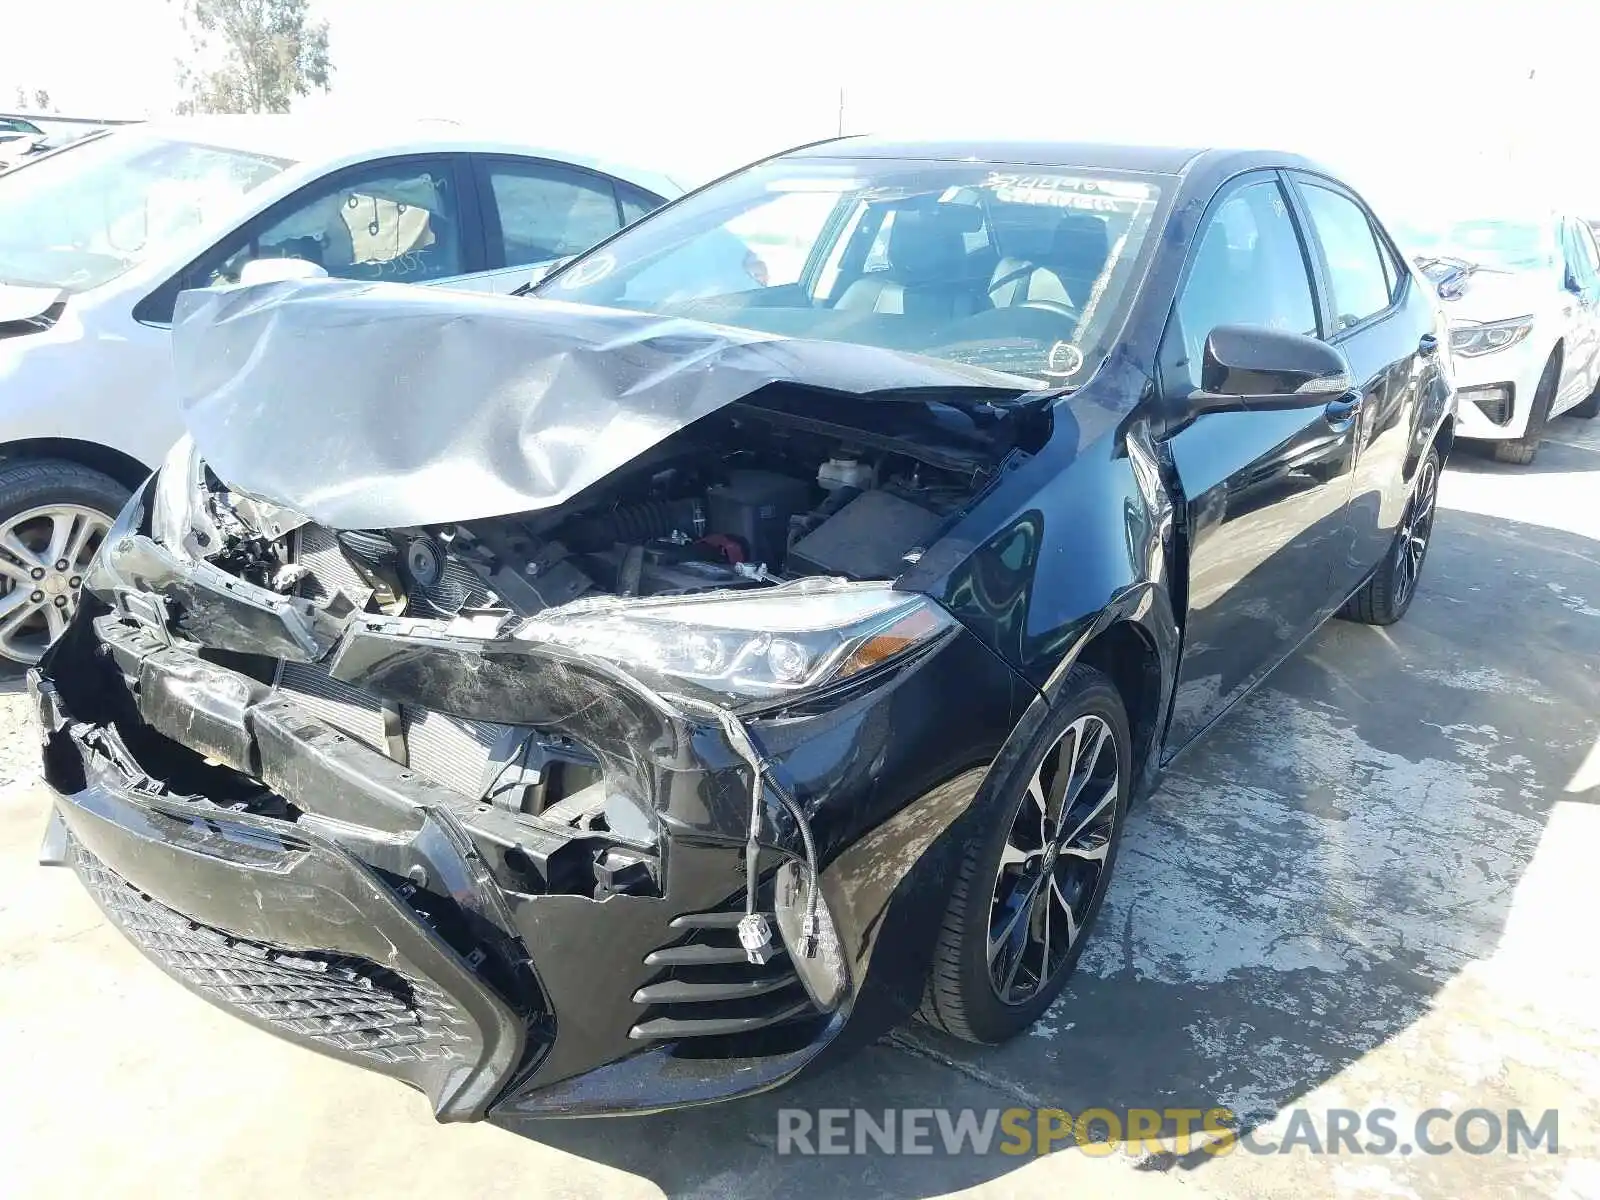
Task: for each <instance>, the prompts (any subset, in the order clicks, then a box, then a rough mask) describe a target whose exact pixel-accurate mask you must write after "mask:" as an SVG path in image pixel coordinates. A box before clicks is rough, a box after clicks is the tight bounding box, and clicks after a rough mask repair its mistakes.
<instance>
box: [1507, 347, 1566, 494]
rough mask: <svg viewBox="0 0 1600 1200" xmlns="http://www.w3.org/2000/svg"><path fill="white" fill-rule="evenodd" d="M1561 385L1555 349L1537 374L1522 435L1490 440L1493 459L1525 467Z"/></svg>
mask: <svg viewBox="0 0 1600 1200" xmlns="http://www.w3.org/2000/svg"><path fill="white" fill-rule="evenodd" d="M1560 384H1561V351H1560V349H1559V348H1558V349H1557V350H1556V351H1555V353H1553V354H1551V355H1550V361H1549V362H1547V363H1545V365H1544V373H1543V374H1542V375H1540V376H1539V387H1538V389H1537V390H1536V391H1535V392H1534V393H1533V409H1532V411H1530V412H1529V413H1528V427H1527V429H1525V430H1523V432H1522V436H1521V437H1519V438H1513V439H1511V440H1509V441H1504V442H1495V443H1493V446H1494V449H1493V450H1492V451H1491V453H1492V454H1493V455H1494V460H1495V462H1503V463H1512V464H1514V465H1516V466H1519V467H1525V466H1527V465H1528V464H1529V463H1531V462H1532V461H1533V459H1534V456H1535V455H1537V454H1538V453H1539V443H1540V442H1541V441H1543V440H1544V429H1545V426H1546V425H1548V424H1549V423H1550V406H1551V405H1552V404H1554V403H1555V399H1556V388H1557V387H1559V386H1560Z"/></svg>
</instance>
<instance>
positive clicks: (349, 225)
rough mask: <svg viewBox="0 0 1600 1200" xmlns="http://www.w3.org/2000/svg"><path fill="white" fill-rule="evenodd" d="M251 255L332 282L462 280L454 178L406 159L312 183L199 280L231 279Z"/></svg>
mask: <svg viewBox="0 0 1600 1200" xmlns="http://www.w3.org/2000/svg"><path fill="white" fill-rule="evenodd" d="M257 258H303V259H305V260H306V261H307V262H312V263H315V264H317V265H318V266H320V267H321V268H323V270H325V271H327V272H328V274H329V275H332V276H334V277H335V278H337V279H383V280H391V281H394V282H398V283H416V282H419V281H421V280H425V279H442V278H444V277H446V276H449V275H460V274H462V273H463V271H464V270H465V268H464V267H463V266H462V259H461V228H460V220H459V217H458V215H457V205H456V196H455V179H454V176H453V175H452V174H451V171H450V169H449V167H448V165H447V164H444V163H431V164H430V163H420V162H408V163H405V164H403V165H388V166H377V167H375V168H373V169H372V170H370V171H363V172H357V173H352V174H345V175H341V176H339V177H338V178H337V179H336V180H335V181H334V182H333V183H332V184H331V185H329V184H313V185H312V186H311V187H310V188H307V189H306V190H305V191H304V192H302V193H301V194H300V196H299V197H297V198H296V202H295V203H294V205H293V207H291V209H290V210H289V211H288V212H286V213H282V214H281V215H279V216H278V217H276V218H275V219H274V220H272V222H271V223H270V224H268V225H267V226H266V227H264V228H261V229H259V230H257V231H256V234H255V236H254V237H252V238H251V239H250V240H249V241H247V242H246V243H245V244H244V245H242V246H240V247H239V248H238V249H237V250H236V251H235V252H234V253H233V254H231V255H229V256H228V257H227V259H225V260H224V261H223V262H222V263H221V264H220V265H219V266H218V267H217V269H216V270H215V272H214V274H213V276H212V278H211V279H210V280H207V281H205V283H233V282H236V281H237V280H238V278H239V268H241V267H242V266H244V264H245V263H247V262H249V261H251V260H252V259H257ZM191 286H195V285H191ZM200 286H204V284H201V285H200Z"/></svg>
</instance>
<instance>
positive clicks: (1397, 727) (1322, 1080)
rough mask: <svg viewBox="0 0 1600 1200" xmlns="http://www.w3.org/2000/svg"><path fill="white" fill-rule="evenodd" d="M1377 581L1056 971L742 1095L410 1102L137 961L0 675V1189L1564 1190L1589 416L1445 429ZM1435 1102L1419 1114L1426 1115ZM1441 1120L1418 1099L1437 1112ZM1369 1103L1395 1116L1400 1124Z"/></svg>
mask: <svg viewBox="0 0 1600 1200" xmlns="http://www.w3.org/2000/svg"><path fill="white" fill-rule="evenodd" d="M1441 507H1442V511H1441V512H1440V514H1439V520H1438V526H1437V533H1436V540H1435V543H1434V546H1433V548H1432V552H1431V554H1430V557H1429V560H1428V565H1427V570H1426V572H1425V574H1424V577H1423V582H1422V590H1421V593H1420V595H1419V596H1418V599H1417V601H1416V604H1415V606H1414V607H1413V609H1412V611H1411V613H1410V615H1409V616H1408V617H1407V619H1406V620H1405V621H1404V622H1402V623H1401V624H1400V625H1398V626H1396V627H1394V628H1393V629H1390V630H1375V629H1368V628H1362V627H1357V626H1352V625H1347V624H1334V625H1332V626H1330V627H1328V628H1326V629H1324V630H1323V631H1322V632H1321V633H1319V634H1318V635H1317V636H1316V637H1315V638H1314V639H1313V640H1312V641H1311V642H1310V644H1308V645H1307V646H1306V647H1305V648H1304V649H1303V650H1302V651H1301V652H1300V653H1299V654H1298V655H1296V656H1295V657H1294V658H1293V659H1292V660H1291V661H1290V662H1289V663H1287V664H1286V665H1285V666H1284V667H1283V668H1281V669H1280V670H1279V671H1278V672H1277V674H1276V675H1275V676H1274V677H1273V678H1272V680H1271V682H1270V684H1269V685H1268V686H1267V687H1265V688H1264V689H1263V690H1261V691H1260V692H1258V693H1257V694H1256V695H1255V696H1253V697H1252V698H1251V699H1250V700H1248V701H1247V702H1246V703H1245V704H1244V705H1243V706H1242V708H1241V709H1240V710H1239V711H1237V712H1236V713H1234V714H1233V715H1232V716H1231V717H1230V718H1229V719H1228V721H1227V722H1226V725H1225V727H1223V728H1222V729H1221V730H1220V732H1218V733H1216V734H1214V735H1213V736H1212V737H1211V739H1210V740H1209V741H1208V743H1207V744H1205V745H1204V746H1203V747H1201V748H1199V749H1198V750H1196V751H1195V752H1194V753H1192V754H1191V755H1190V756H1189V757H1187V759H1186V760H1184V761H1183V762H1182V763H1181V766H1180V767H1179V768H1178V769H1176V770H1175V771H1174V772H1173V773H1172V774H1171V775H1170V777H1169V778H1168V780H1167V781H1166V783H1165V784H1164V786H1163V787H1162V789H1161V790H1160V792H1159V793H1158V794H1157V795H1156V796H1155V797H1154V798H1153V799H1152V800H1151V801H1150V802H1147V803H1146V804H1144V805H1143V806H1142V808H1140V809H1138V810H1136V811H1135V812H1134V813H1133V814H1132V816H1131V818H1130V824H1129V827H1128V829H1127V832H1126V837H1125V841H1124V846H1123V851H1122V859H1121V862H1120V864H1119V871H1118V875H1117V878H1116V882H1115V884H1114V885H1113V888H1112V892H1111V896H1110V899H1109V901H1108V907H1107V911H1106V912H1105V913H1104V915H1103V917H1102V920H1101V924H1100V925H1099V927H1098V930H1097V932H1096V934H1095V937H1094V941H1093V944H1092V945H1091V946H1090V948H1089V951H1088V953H1087V954H1086V956H1085V958H1084V960H1083V965H1082V969H1081V971H1080V973H1079V975H1078V977H1077V978H1076V981H1075V983H1074V985H1073V987H1072V988H1071V989H1070V990H1069V991H1068V992H1067V994H1066V995H1064V996H1063V998H1062V999H1061V1001H1060V1002H1059V1003H1058V1004H1057V1005H1056V1006H1055V1007H1054V1008H1053V1009H1052V1010H1051V1011H1050V1013H1049V1014H1048V1015H1047V1016H1046V1018H1045V1019H1044V1020H1043V1021H1042V1022H1041V1023H1040V1024H1039V1025H1038V1026H1037V1027H1036V1028H1035V1029H1034V1030H1033V1032H1032V1033H1031V1035H1027V1036H1024V1037H1022V1038H1020V1039H1018V1040H1017V1041H1016V1042H1014V1043H1012V1044H1010V1045H1008V1046H1005V1047H1001V1048H998V1049H976V1048H973V1047H970V1046H965V1045H961V1044H958V1043H954V1042H950V1041H947V1040H944V1039H942V1038H939V1037H936V1036H934V1035H932V1034H930V1033H928V1032H927V1031H924V1030H918V1029H912V1030H907V1031H904V1032H902V1033H899V1034H896V1035H894V1036H893V1037H892V1038H890V1039H888V1040H887V1041H885V1042H883V1043H881V1044H879V1045H878V1046H876V1047H874V1048H873V1049H871V1050H870V1051H869V1052H867V1053H865V1054H863V1055H861V1056H860V1057H859V1058H857V1059H854V1060H852V1061H851V1062H850V1063H848V1064H846V1065H844V1066H842V1067H840V1068H838V1069H836V1070H834V1071H833V1072H831V1073H829V1074H826V1075H823V1076H820V1077H818V1078H814V1079H808V1080H806V1081H804V1082H802V1083H801V1084H799V1085H797V1086H795V1087H793V1088H791V1089H789V1090H787V1091H785V1092H782V1093H780V1094H778V1095H776V1096H771V1097H765V1098H759V1099H755V1100H751V1101H747V1102H742V1103H738V1104H730V1105H724V1106H721V1107H718V1108H714V1109H709V1110H704V1111H696V1112H690V1113H686V1114H679V1115H670V1116H662V1117H655V1118H646V1119H634V1120H625V1121H590V1122H563V1123H545V1124H537V1125H528V1126H525V1127H522V1128H518V1129H514V1130H512V1129H502V1128H496V1127H493V1126H488V1125H481V1126H475V1127H441V1126H436V1125H434V1124H433V1123H432V1121H431V1119H430V1117H429V1116H428V1114H427V1112H426V1109H425V1106H424V1105H423V1103H422V1101H421V1100H420V1098H419V1097H418V1096H417V1095H415V1094H414V1093H412V1092H410V1091H409V1090H407V1089H405V1088H403V1087H401V1086H399V1085H396V1084H393V1083H390V1082H388V1081H386V1080H384V1079H381V1078H379V1077H377V1076H373V1075H370V1074H367V1073H365V1072H362V1071H359V1070H357V1069H355V1068H351V1067H346V1066H343V1065H340V1064H336V1063H333V1062H331V1061H328V1060H326V1059H323V1058H320V1057H318V1056H316V1055H314V1054H311V1053H309V1052H307V1051H304V1050H300V1049H297V1048H295V1047H292V1046H289V1045H287V1044H285V1043H282V1042H279V1041H277V1040H275V1039H273V1038H271V1037H268V1036H265V1035H263V1034H261V1033H258V1032H256V1031H255V1030H253V1029H250V1028H247V1027H246V1026H245V1025H243V1024H242V1023H239V1022H237V1021H235V1020H233V1019H231V1018H229V1017H227V1016H224V1015H223V1014H221V1013H220V1012H218V1011H215V1010H213V1009H212V1008H210V1007H208V1006H207V1005H206V1004H204V1003H203V1002H201V1001H199V1000H197V999H195V998H194V997H192V996H190V995H189V994H188V993H187V992H185V991H183V990H182V989H181V988H179V987H178V985H177V984H175V983H172V982H170V981H169V980H168V979H166V978H165V977H164V976H163V975H162V974H161V973H160V972H158V971H157V970H156V969H155V968H154V967H152V966H150V965H149V964H148V963H146V962H145V961H144V960H143V959H142V958H141V957H140V956H139V955H138V954H137V953H136V952H135V951H134V950H133V949H132V948H131V947H130V946H129V945H128V944H127V943H126V942H124V941H123V940H122V938H121V937H120V936H119V935H117V934H116V933H114V932H112V931H111V929H109V928H108V927H107V925H106V924H105V922H104V921H103V920H102V919H101V917H100V915H99V913H98V911H97V910H96V909H95V908H94V906H93V905H92V904H91V903H90V901H89V899H88V897H87V896H86V895H85V893H84V892H83V890H82V889H81V888H80V887H79V886H78V884H77V882H76V881H75V879H74V878H73V877H72V876H71V875H70V874H69V873H67V872H64V871H46V870H41V869H39V868H37V867H35V866H34V865H33V860H34V854H35V851H36V847H37V842H38V838H39V834H40V831H41V829H42V827H43V824H44V814H45V810H46V799H45V797H44V795H43V794H42V793H41V792H40V791H39V790H38V787H37V785H36V784H35V783H34V782H33V779H34V767H33V755H34V746H33V744H32V742H31V739H30V737H29V736H28V733H27V731H26V730H25V727H24V726H23V725H22V723H21V712H22V703H21V698H20V697H19V696H15V695H12V696H8V697H3V698H0V705H3V706H4V713H5V722H6V723H5V730H4V734H3V740H0V779H3V780H5V781H7V782H6V783H5V786H4V788H3V789H0V879H4V880H5V881H6V883H7V885H8V886H7V887H6V888H5V889H4V890H3V891H0V963H3V967H4V969H3V970H0V1062H3V1063H4V1064H5V1067H4V1078H5V1079H6V1081H7V1085H8V1086H6V1087H5V1089H4V1094H3V1097H0V1190H3V1191H4V1192H6V1193H7V1194H10V1195H19V1196H24V1195H25V1196H71V1197H78V1196H86V1195H105V1196H121V1195H147V1194H156V1193H158V1192H159V1193H162V1194H173V1195H177V1194H199V1193H202V1192H204V1193H210V1194H218V1195H227V1196H257V1195H259V1196H282V1195H299V1194H308V1193H312V1192H315V1193H318V1194H337V1195H341V1196H345V1197H351V1198H354V1197H359V1196H374V1197H392V1196H396V1195H422V1196H439V1197H452V1196H498V1195H505V1196H513V1195H514V1196H519V1197H522V1196H537V1195H551V1196H571V1197H578V1196H591V1195H604V1196H628V1197H631V1196H656V1195H660V1194H663V1193H665V1194H668V1195H674V1196H705V1197H723V1196H727V1197H736V1196H745V1195H767V1196H796V1197H810V1196H817V1195H826V1196H840V1197H845V1196H849V1197H853V1196H906V1197H922V1196H934V1195H944V1194H950V1193H963V1194H965V1193H968V1192H969V1191H970V1192H971V1194H981V1195H986V1196H1017V1197H1020V1196H1034V1195H1039V1196H1045V1195H1048V1196H1052V1197H1059V1196H1062V1195H1069V1194H1076V1193H1077V1192H1079V1191H1081V1190H1083V1189H1086V1188H1087V1189H1090V1192H1089V1194H1097V1195H1108V1194H1109V1195H1117V1196H1131V1197H1139V1196H1152V1197H1162V1196H1203V1195H1208V1194H1214V1195H1249V1196H1271V1197H1275V1196H1283V1197H1290V1196H1294V1197H1299V1196H1305V1195H1317V1196H1321V1195H1329V1196H1350V1197H1360V1196H1372V1197H1377V1196H1385V1197H1406V1196H1417V1197H1432V1196H1438V1197H1490V1196H1513V1195H1515V1196H1527V1195H1541V1196H1562V1197H1569V1198H1574V1200H1575V1198H1577V1197H1600V1004H1597V1003H1596V997H1597V995H1600V991H1597V984H1600V954H1597V953H1596V949H1595V940H1594V934H1593V921H1594V914H1595V913H1596V911H1597V910H1600V865H1597V864H1600V807H1597V804H1596V801H1597V800H1600V740H1597V735H1600V711H1597V710H1600V703H1597V701H1600V674H1597V664H1600V421H1597V422H1588V423H1585V422H1579V421H1576V420H1571V419H1567V420H1561V421H1558V422H1556V423H1555V425H1554V426H1553V427H1552V429H1551V431H1550V434H1549V440H1548V443H1547V445H1546V446H1545V447H1544V449H1543V451H1542V452H1541V454H1540V457H1539V460H1538V462H1537V463H1536V464H1535V465H1534V466H1533V467H1532V468H1531V469H1523V468H1507V467H1499V466H1495V465H1493V464H1490V463H1488V462H1487V461H1485V460H1483V459H1481V458H1474V457H1471V456H1468V455H1461V456H1459V457H1458V459H1457V460H1456V462H1455V463H1454V464H1453V465H1452V467H1451V469H1450V470H1449V471H1448V472H1447V473H1446V475H1445V479H1444V485H1443V489H1442V496H1441ZM1018 1104H1020V1105H1050V1106H1059V1107H1062V1108H1065V1109H1068V1110H1071V1111H1073V1112H1078V1111H1080V1110H1082V1109H1083V1108H1085V1107H1088V1106H1095V1105H1099V1106H1106V1107H1110V1108H1113V1109H1117V1108H1123V1107H1129V1106H1136V1107H1147V1106H1148V1107H1171V1106H1178V1107H1197V1108H1207V1107H1210V1106H1213V1105H1225V1106H1228V1107H1230V1108H1232V1109H1234V1110H1235V1111H1237V1112H1239V1113H1241V1114H1245V1115H1246V1116H1247V1119H1248V1121H1249V1123H1250V1124H1251V1125H1253V1126H1256V1127H1258V1128H1259V1130H1260V1134H1259V1136H1260V1138H1261V1139H1263V1140H1264V1141H1267V1142H1278V1141H1281V1140H1282V1137H1283V1135H1284V1132H1285V1129H1286V1127H1287V1126H1288V1123H1289V1121H1290V1120H1291V1115H1290V1114H1291V1111H1292V1109H1294V1108H1295V1107H1301V1108H1305V1109H1308V1110H1310V1111H1311V1112H1312V1114H1313V1116H1314V1118H1315V1120H1316V1121H1317V1122H1318V1124H1319V1126H1320V1125H1321V1124H1322V1122H1323V1117H1324V1114H1325V1113H1326V1111H1327V1110H1328V1109H1331V1108H1344V1107H1348V1108H1355V1109H1367V1108H1370V1107H1373V1106H1383V1107H1388V1108H1391V1109H1394V1110H1396V1112H1397V1113H1399V1114H1400V1118H1399V1127H1400V1128H1401V1131H1402V1133H1404V1132H1407V1131H1408V1130H1409V1125H1407V1124H1406V1122H1407V1121H1408V1120H1409V1119H1410V1118H1409V1116H1408V1115H1407V1114H1414V1113H1415V1112H1417V1111H1420V1110H1422V1109H1426V1108H1429V1107H1440V1108H1447V1109H1451V1110H1454V1111H1456V1112H1460V1111H1463V1110H1466V1109H1469V1108H1486V1109H1491V1110H1495V1111H1496V1112H1498V1113H1502V1114H1503V1113H1504V1112H1505V1111H1506V1110H1507V1109H1509V1108H1513V1107H1522V1108H1524V1109H1528V1110H1535V1116H1536V1115H1537V1113H1538V1112H1542V1111H1543V1110H1544V1109H1547V1108H1554V1109H1558V1110H1559V1113H1560V1116H1559V1138H1560V1143H1559V1144H1560V1152H1559V1153H1558V1154H1554V1155H1551V1154H1547V1153H1543V1152H1539V1153H1532V1154H1529V1153H1524V1154H1521V1155H1518V1156H1509V1155H1505V1154H1497V1155H1489V1156H1484V1157H1476V1156H1471V1155H1467V1154H1464V1153H1460V1152H1457V1153H1454V1154H1450V1155H1443V1156H1424V1155H1420V1154H1413V1155H1409V1156H1407V1155H1400V1154H1394V1155H1390V1156H1386V1157H1380V1156H1373V1155H1364V1154H1351V1153H1348V1152H1345V1153H1341V1154H1338V1155H1333V1156H1316V1155H1312V1154H1310V1153H1307V1152H1306V1151H1305V1150H1304V1149H1297V1150H1295V1151H1294V1152H1293V1153H1288V1154H1282V1155H1272V1156H1261V1155H1255V1154H1244V1153H1235V1154H1232V1155H1227V1156H1222V1157H1213V1156H1211V1155H1206V1154H1199V1153H1193V1154H1190V1155H1188V1156H1183V1157H1180V1156H1177V1155H1161V1156H1151V1157H1147V1158H1145V1159H1143V1160H1135V1159H1132V1158H1130V1157H1126V1156H1122V1155H1113V1156H1110V1157H1100V1156H1097V1155H1095V1154H1094V1153H1093V1147H1091V1148H1090V1150H1087V1151H1086V1150H1085V1149H1083V1148H1081V1147H1069V1148H1062V1149H1059V1150H1058V1151H1057V1152H1055V1153H1053V1154H1050V1155H1048V1156H1046V1157H1042V1158H1037V1157H1030V1158H1024V1159H1018V1158H1012V1157H1007V1156H1005V1155H1001V1154H993V1155H990V1156H983V1157H977V1156H957V1157H950V1156H946V1155H944V1154H942V1153H936V1154H934V1155H932V1156H928V1157H905V1156H888V1155H883V1154H876V1155H873V1156H870V1157H846V1158H824V1157H817V1158H794V1157H788V1158H779V1157H778V1156H776V1154H775V1153H774V1149H775V1145H776V1140H777V1137H776V1135H777V1129H778V1123H777V1116H776V1110H777V1109H779V1108H780V1107H783V1106H798V1107H805V1108H811V1109H816V1108H821V1107H840V1106H848V1105H861V1106H865V1107H867V1108H870V1109H873V1110H881V1109H883V1108H885V1107H889V1106H930V1105H947V1106H952V1107H961V1106H972V1107H975V1108H991V1107H1006V1106H1011V1105H1018ZM1435 1132H1436V1136H1437V1135H1439V1132H1440V1131H1439V1130H1436V1131H1435ZM1442 1133H1443V1136H1446V1137H1448V1136H1449V1126H1448V1124H1446V1125H1445V1126H1443V1127H1442ZM1402 1140H1406V1139H1404V1138H1402Z"/></svg>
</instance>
